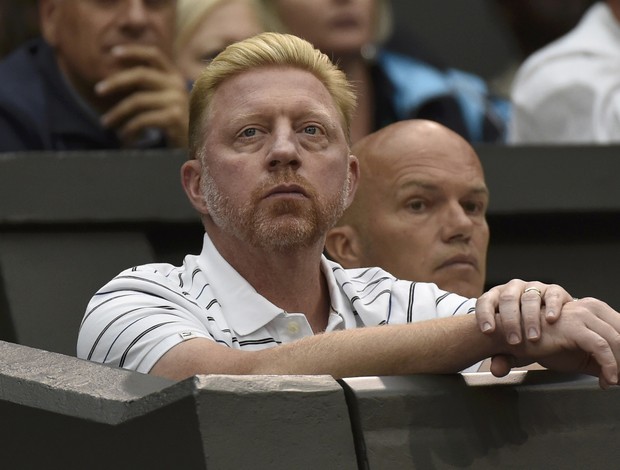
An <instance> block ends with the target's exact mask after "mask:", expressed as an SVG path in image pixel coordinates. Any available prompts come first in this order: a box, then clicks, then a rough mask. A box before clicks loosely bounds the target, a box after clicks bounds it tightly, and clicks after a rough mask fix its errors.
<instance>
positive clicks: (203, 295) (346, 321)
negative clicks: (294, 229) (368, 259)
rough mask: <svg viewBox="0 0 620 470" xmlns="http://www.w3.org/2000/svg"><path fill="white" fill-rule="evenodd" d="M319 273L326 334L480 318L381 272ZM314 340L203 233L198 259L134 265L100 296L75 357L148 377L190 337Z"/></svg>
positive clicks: (248, 342) (249, 343)
mask: <svg viewBox="0 0 620 470" xmlns="http://www.w3.org/2000/svg"><path fill="white" fill-rule="evenodd" d="M321 270H322V272H323V274H324V275H325V278H326V280H327V284H328V287H329V294H330V298H331V310H330V315H329V320H328V325H327V329H326V331H327V332H329V331H334V330H340V329H348V328H359V327H363V326H376V325H382V324H388V323H390V324H402V323H410V322H414V321H421V320H427V319H432V318H438V317H449V316H452V315H459V314H466V313H471V312H473V311H474V307H475V302H476V299H466V298H464V297H461V296H458V295H456V294H451V293H447V292H445V291H442V290H440V289H439V288H438V287H437V286H436V285H435V284H427V283H416V282H410V281H402V280H397V279H396V278H394V277H393V276H392V275H391V274H389V273H387V272H386V271H383V270H382V269H379V268H363V269H347V270H345V269H343V268H342V267H341V266H340V265H339V264H336V263H333V262H331V261H329V260H327V259H326V258H325V257H322V258H321ZM312 334H313V332H312V329H311V327H310V324H309V323H308V321H307V319H306V317H305V315H304V314H303V312H286V311H284V310H283V309H281V308H279V307H278V306H276V305H274V304H272V303H271V302H269V301H268V300H267V299H265V298H264V297H263V296H261V295H260V294H258V293H257V292H256V290H255V289H254V288H253V287H252V286H251V285H250V284H249V283H248V282H247V281H246V280H245V279H244V278H243V277H241V275H239V273H237V271H235V270H234V269H233V267H232V266H230V264H228V262H226V260H225V259H224V258H222V256H221V255H220V254H219V252H218V251H217V249H216V248H215V246H214V245H213V243H212V242H211V240H210V239H209V237H208V236H207V235H206V234H205V237H204V244H203V249H202V252H201V254H200V256H193V255H188V256H186V257H185V260H184V262H183V266H180V267H175V266H172V265H169V264H148V265H144V266H138V267H134V268H131V269H128V270H126V271H123V272H122V273H120V274H119V275H118V276H117V277H115V278H114V279H112V281H110V282H109V283H108V284H106V285H105V286H104V287H103V288H102V289H100V290H99V291H98V292H97V293H96V294H95V296H94V297H93V298H92V300H91V301H90V303H89V304H88V307H87V309H86V313H85V315H84V319H83V320H82V325H81V326H80V332H79V337H78V345H77V355H78V357H80V358H83V359H88V360H92V361H96V362H102V363H107V364H111V365H115V366H118V367H123V368H126V369H131V370H136V371H138V372H144V373H147V372H149V371H150V370H151V368H152V367H153V365H155V363H156V362H157V361H158V360H159V358H161V357H162V356H163V355H164V354H165V353H166V352H167V351H168V350H170V348H172V347H174V346H175V345H177V344H179V343H181V342H182V341H186V340H188V339H191V338H197V337H200V338H208V339H211V340H213V341H216V342H218V343H220V344H223V345H226V346H228V347H230V348H235V349H242V350H248V351H252V350H258V349H264V348H270V347H274V346H277V345H279V344H282V343H289V342H292V341H295V340H298V339H300V338H303V337H305V336H311V335H312Z"/></svg>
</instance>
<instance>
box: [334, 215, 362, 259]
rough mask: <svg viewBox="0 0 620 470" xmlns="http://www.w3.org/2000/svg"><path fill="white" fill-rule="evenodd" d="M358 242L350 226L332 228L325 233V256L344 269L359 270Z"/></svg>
mask: <svg viewBox="0 0 620 470" xmlns="http://www.w3.org/2000/svg"><path fill="white" fill-rule="evenodd" d="M360 248H361V246H360V240H359V238H358V235H357V232H356V231H355V229H354V228H353V227H351V226H350V225H341V226H339V227H334V228H333V229H331V230H330V231H329V232H327V237H326V238H325V250H326V251H327V254H328V255H329V256H330V257H331V258H332V259H333V260H334V261H336V262H337V263H340V264H341V265H342V266H343V267H344V268H360V267H361V266H362V265H361V259H360V254H361V251H360Z"/></svg>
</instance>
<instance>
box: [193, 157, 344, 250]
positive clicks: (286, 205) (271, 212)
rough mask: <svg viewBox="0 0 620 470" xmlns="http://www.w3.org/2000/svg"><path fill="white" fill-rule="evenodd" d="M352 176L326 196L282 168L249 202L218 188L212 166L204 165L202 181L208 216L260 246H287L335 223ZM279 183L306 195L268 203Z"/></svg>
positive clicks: (317, 236) (309, 241)
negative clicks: (269, 192) (244, 201)
mask: <svg viewBox="0 0 620 470" xmlns="http://www.w3.org/2000/svg"><path fill="white" fill-rule="evenodd" d="M350 178H351V176H350V175H348V176H347V178H346V180H345V181H344V184H343V185H342V187H341V188H340V190H339V191H338V192H337V193H336V194H334V195H333V197H330V198H326V197H322V196H321V195H319V193H318V192H317V191H316V189H314V187H313V186H312V185H311V184H310V183H309V182H308V181H307V180H306V179H305V178H303V177H301V176H299V175H296V174H294V173H292V172H289V173H278V174H277V175H275V176H274V177H272V178H270V179H269V180H268V181H266V182H264V183H263V184H261V186H259V187H258V188H256V189H255V190H254V191H252V193H251V195H250V199H249V201H248V202H246V203H244V204H239V203H236V202H235V201H233V200H232V199H231V198H230V197H228V196H227V195H226V194H225V193H224V191H222V190H221V188H219V187H218V183H217V182H216V181H215V179H214V178H213V176H212V175H211V173H210V172H209V169H208V166H207V165H203V170H202V177H201V182H200V184H201V189H202V194H203V196H204V198H205V202H206V204H207V207H208V208H209V215H210V216H211V219H212V220H213V222H214V223H215V225H217V226H218V227H219V228H220V229H221V230H222V231H224V232H225V233H227V234H229V235H231V236H234V237H236V238H239V239H241V240H243V241H245V242H247V243H249V244H250V245H251V246H254V247H257V248H262V249H265V250H269V251H285V250H288V249H291V248H296V247H298V248H302V247H309V246H311V245H313V244H315V243H317V242H318V241H319V240H321V238H323V237H324V236H325V234H326V233H327V231H328V230H329V229H330V228H332V227H333V226H334V224H335V223H336V222H337V221H338V220H339V219H340V217H341V216H342V214H343V212H344V210H345V208H346V206H347V198H348V195H349V188H350V185H351V180H350ZM278 184H296V185H299V186H301V187H302V188H303V189H304V191H305V192H306V195H307V197H306V198H304V199H299V200H296V199H286V200H274V201H269V203H267V204H265V202H264V201H263V199H264V197H265V195H266V194H267V192H268V191H269V189H270V188H273V187H274V186H276V185H278ZM261 202H262V204H261Z"/></svg>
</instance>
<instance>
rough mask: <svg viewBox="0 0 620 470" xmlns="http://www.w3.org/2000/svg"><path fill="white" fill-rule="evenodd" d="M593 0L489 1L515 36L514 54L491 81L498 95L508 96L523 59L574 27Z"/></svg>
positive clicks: (501, 20) (504, 25) (504, 24)
mask: <svg viewBox="0 0 620 470" xmlns="http://www.w3.org/2000/svg"><path fill="white" fill-rule="evenodd" d="M595 1H596V0H490V1H489V2H488V3H489V5H490V6H492V7H494V9H495V10H496V11H497V13H498V15H499V19H500V22H501V23H502V25H503V27H505V28H506V29H507V30H508V31H509V32H510V35H511V36H512V37H513V38H514V42H515V46H516V47H515V48H516V57H515V59H514V61H513V62H512V63H511V64H509V65H508V66H507V67H506V69H505V70H504V71H503V72H502V73H500V74H499V75H498V76H496V77H495V78H493V79H492V80H491V81H490V85H491V87H492V89H493V91H495V92H496V93H498V94H500V95H501V96H510V90H511V88H512V83H513V80H514V77H515V74H516V73H517V70H518V69H519V67H520V66H521V64H522V63H523V61H524V60H525V59H526V58H527V57H529V56H530V55H531V54H533V53H534V52H536V51H537V50H538V49H541V48H542V47H544V46H546V45H547V44H549V43H550V42H552V41H554V40H556V39H558V38H559V37H560V36H563V35H564V34H566V33H568V32H569V31H570V30H571V29H573V28H574V27H575V26H576V25H577V23H578V22H579V20H580V19H581V17H582V16H583V14H584V13H585V11H586V10H587V9H588V8H589V7H590V6H591V5H592V4H593V3H594V2H595Z"/></svg>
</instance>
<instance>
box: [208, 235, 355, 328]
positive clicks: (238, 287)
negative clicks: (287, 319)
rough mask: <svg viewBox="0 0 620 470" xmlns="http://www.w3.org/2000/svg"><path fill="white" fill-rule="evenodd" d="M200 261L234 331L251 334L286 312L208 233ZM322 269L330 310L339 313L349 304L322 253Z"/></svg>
mask: <svg viewBox="0 0 620 470" xmlns="http://www.w3.org/2000/svg"><path fill="white" fill-rule="evenodd" d="M199 264H200V267H201V269H202V270H203V272H205V273H207V277H208V279H209V283H210V285H211V288H212V289H213V293H214V295H215V298H216V299H217V300H218V302H219V304H220V306H221V308H222V311H223V312H224V314H225V316H226V320H227V322H228V324H229V325H230V327H231V328H232V329H233V330H234V331H235V333H237V334H239V335H241V336H246V335H249V334H251V333H253V332H255V331H257V330H258V329H260V328H263V327H265V326H267V324H269V323H270V322H271V321H273V320H274V319H275V318H276V317H278V316H281V315H285V314H286V312H285V311H284V310H283V309H281V308H280V307H278V306H276V305H274V304H272V303H271V302H270V301H269V300H267V299H266V298H265V297H263V296H262V295H260V294H259V293H258V292H256V289H254V287H252V285H251V284H250V283H249V282H248V281H246V280H245V278H243V277H242V276H241V275H240V274H239V273H238V272H237V271H236V270H235V269H234V268H233V267H232V266H231V265H230V264H229V263H228V261H226V260H225V259H224V258H223V257H222V255H220V253H219V251H217V248H215V245H214V244H213V242H212V241H211V239H210V238H209V235H208V234H207V233H205V234H204V240H203V246H202V252H201V254H200V258H199ZM321 271H322V272H323V274H324V275H325V278H326V279H327V285H328V288H329V294H330V298H331V311H332V312H333V311H334V310H335V311H336V313H338V312H341V311H342V310H346V309H347V308H346V303H343V302H342V301H341V296H340V295H338V294H339V292H340V287H339V285H338V283H337V281H336V278H335V277H334V273H333V271H332V266H331V265H330V264H329V261H328V260H327V259H326V258H325V257H324V256H321ZM334 301H335V302H336V304H334ZM291 313H293V312H291ZM294 313H304V312H294Z"/></svg>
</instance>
